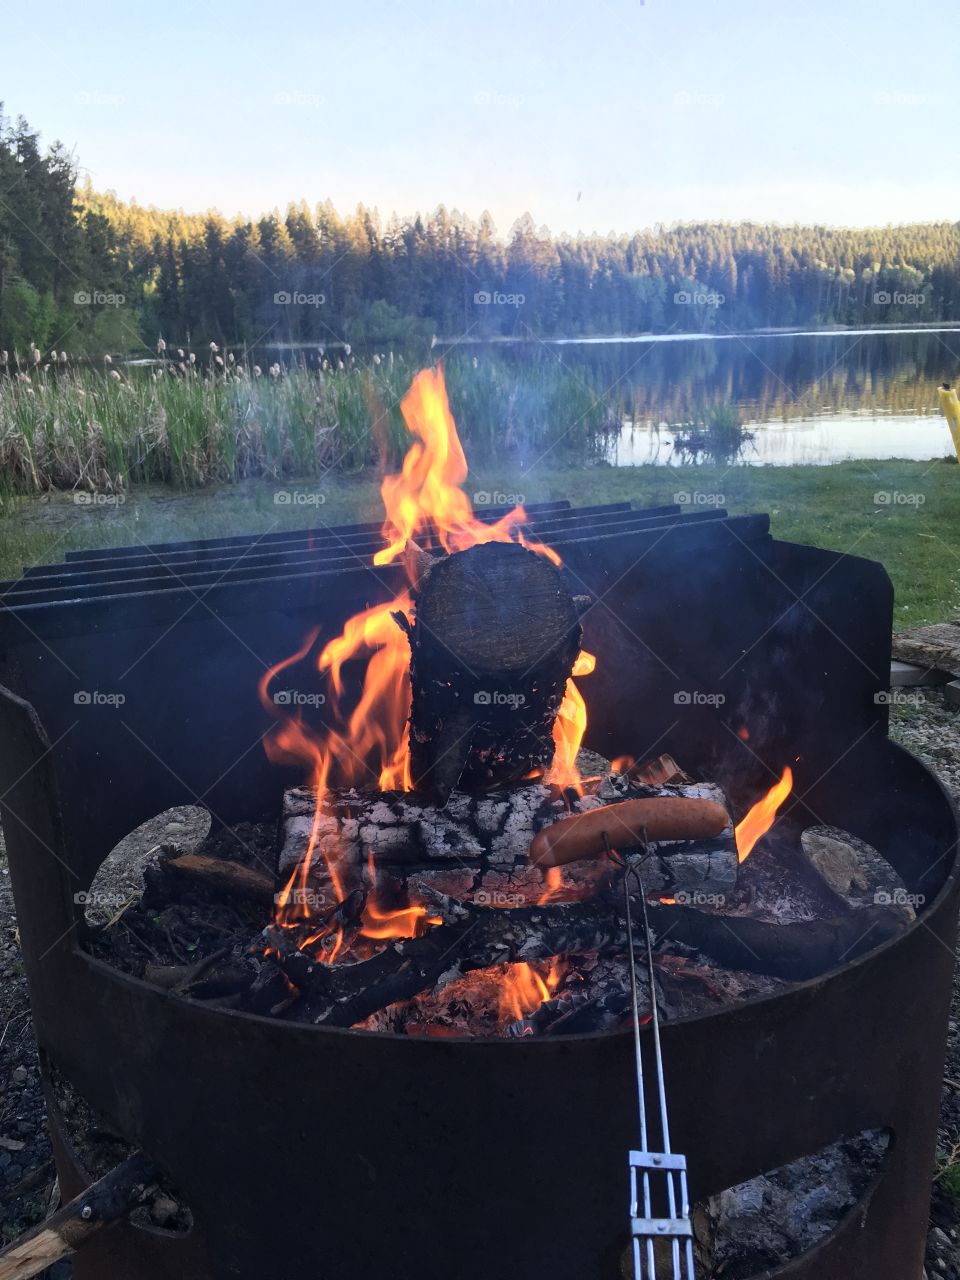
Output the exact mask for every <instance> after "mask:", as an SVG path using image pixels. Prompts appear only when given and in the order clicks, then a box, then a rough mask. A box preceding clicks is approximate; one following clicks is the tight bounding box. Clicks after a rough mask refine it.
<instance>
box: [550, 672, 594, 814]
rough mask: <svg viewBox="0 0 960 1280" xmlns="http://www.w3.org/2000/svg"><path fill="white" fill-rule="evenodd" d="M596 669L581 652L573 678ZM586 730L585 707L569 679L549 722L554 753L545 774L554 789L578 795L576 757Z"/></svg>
mask: <svg viewBox="0 0 960 1280" xmlns="http://www.w3.org/2000/svg"><path fill="white" fill-rule="evenodd" d="M596 665H597V660H596V658H595V657H594V656H593V654H592V653H587V652H586V651H581V653H580V654H579V656H578V657H577V660H576V662H575V663H574V666H573V675H574V676H588V675H590V673H591V672H592V671H593V670H594V669H595V668H596ZM586 728H587V704H586V703H585V702H584V700H583V694H582V693H581V692H580V690H579V689H578V688H577V686H576V685H575V684H574V682H573V676H571V678H570V679H569V680H568V681H567V687H566V690H565V691H564V695H563V702H562V703H561V704H560V710H559V712H558V714H557V718H556V720H554V722H553V742H554V747H555V750H554V755H553V762H552V764H551V765H550V768H549V770H548V771H547V777H546V780H547V782H552V783H554V784H555V785H556V786H558V787H572V788H574V790H576V791H577V792H579V793H582V792H583V780H582V778H581V777H580V771H579V769H578V768H577V753H578V751H579V750H580V744H581V742H582V741H583V735H584V733H585V732H586Z"/></svg>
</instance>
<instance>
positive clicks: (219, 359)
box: [215, 356, 223, 369]
mask: <svg viewBox="0 0 960 1280" xmlns="http://www.w3.org/2000/svg"><path fill="white" fill-rule="evenodd" d="M215 364H216V365H217V367H218V368H220V369H222V368H223V356H217V357H216V359H215Z"/></svg>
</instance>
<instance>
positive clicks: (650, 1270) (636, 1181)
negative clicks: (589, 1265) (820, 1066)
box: [603, 832, 696, 1280]
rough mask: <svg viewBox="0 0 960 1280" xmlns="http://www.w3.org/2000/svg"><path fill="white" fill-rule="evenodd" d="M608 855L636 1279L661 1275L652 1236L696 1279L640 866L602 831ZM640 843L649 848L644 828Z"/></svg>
mask: <svg viewBox="0 0 960 1280" xmlns="http://www.w3.org/2000/svg"><path fill="white" fill-rule="evenodd" d="M603 842H604V845H605V847H606V851H607V857H608V858H609V859H610V860H611V862H613V863H615V864H616V865H617V866H619V867H622V868H623V900H624V908H625V911H626V917H627V950H628V953H629V956H630V996H631V1005H632V1009H633V1046H634V1057H635V1060H636V1068H637V1103H638V1108H639V1116H640V1146H639V1149H638V1150H635V1151H631V1152H630V1154H629V1165H630V1234H631V1237H632V1249H633V1275H634V1280H660V1277H661V1275H662V1274H663V1273H662V1271H661V1272H660V1273H658V1271H657V1256H656V1248H657V1246H656V1242H657V1241H658V1240H668V1241H669V1242H670V1280H696V1277H695V1273H694V1268H693V1227H692V1225H691V1222H690V1203H689V1199H688V1195H687V1159H686V1156H682V1155H677V1154H676V1153H675V1152H673V1151H671V1149H670V1126H669V1122H668V1118H667V1091H666V1085H665V1083H664V1075H663V1053H662V1051H661V1047H660V1016H659V1013H658V1010H657V984H656V978H655V975H654V970H653V947H652V944H651V942H650V926H649V921H648V918H647V899H646V895H645V894H644V891H643V880H642V879H641V876H640V869H639V867H630V866H628V864H627V862H626V861H625V859H623V858H621V857H620V855H619V854H618V853H617V852H616V851H615V850H614V849H612V848H611V847H610V839H609V836H608V835H607V833H606V832H604V834H603ZM643 847H644V849H647V848H648V844H647V836H646V832H644V833H643ZM631 875H632V876H634V877H635V879H636V882H637V885H638V887H639V889H640V902H641V903H642V909H643V933H644V943H645V951H646V962H647V973H648V975H649V978H650V1009H651V1022H652V1030H653V1045H654V1057H655V1061H656V1070H657V1101H658V1103H659V1108H660V1130H661V1134H662V1138H663V1142H662V1146H663V1150H662V1151H651V1150H650V1143H649V1138H648V1126H647V1100H646V1084H645V1080H644V1070H643V1056H642V1053H641V1048H640V1007H639V1000H638V995H637V960H636V953H635V950H634V941H633V913H632V906H631V902H630V877H631ZM655 1188H657V1189H659V1190H661V1191H662V1190H665V1191H666V1202H667V1209H668V1216H667V1217H659V1218H658V1217H655V1216H654V1211H653V1192H654V1189H655Z"/></svg>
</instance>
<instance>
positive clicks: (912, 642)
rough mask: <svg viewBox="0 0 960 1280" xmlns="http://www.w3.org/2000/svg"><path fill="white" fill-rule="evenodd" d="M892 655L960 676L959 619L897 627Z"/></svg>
mask: <svg viewBox="0 0 960 1280" xmlns="http://www.w3.org/2000/svg"><path fill="white" fill-rule="evenodd" d="M893 657H894V658H896V659H898V660H899V661H900V662H906V663H912V664H913V665H914V666H922V667H926V668H931V667H933V668H936V669H937V670H940V671H948V672H949V673H950V674H951V675H953V676H960V621H953V622H937V623H934V624H933V625H932V626H925V627H911V628H910V629H909V630H907V631H898V632H897V634H896V635H895V636H894V637H893Z"/></svg>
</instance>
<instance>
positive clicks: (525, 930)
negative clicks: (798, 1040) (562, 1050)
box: [268, 886, 908, 1034]
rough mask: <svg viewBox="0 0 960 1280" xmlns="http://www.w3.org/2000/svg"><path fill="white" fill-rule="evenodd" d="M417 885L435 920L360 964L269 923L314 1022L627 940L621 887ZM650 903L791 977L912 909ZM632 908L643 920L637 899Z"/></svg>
mask: <svg viewBox="0 0 960 1280" xmlns="http://www.w3.org/2000/svg"><path fill="white" fill-rule="evenodd" d="M419 888H420V891H421V893H423V894H424V896H425V897H426V899H427V900H428V901H430V902H432V903H433V904H434V915H433V919H432V921H431V923H432V925H433V927H431V928H430V929H429V930H428V932H427V933H426V934H424V935H422V936H421V937H417V938H407V939H402V940H399V941H396V942H394V943H392V944H391V945H390V946H388V947H387V948H385V949H384V950H383V951H381V952H380V953H379V954H377V955H376V956H374V957H373V958H372V959H370V960H364V961H362V962H360V963H356V964H339V965H336V964H334V965H327V964H323V963H321V962H318V961H316V960H314V959H312V958H311V956H310V955H308V954H307V953H305V952H303V951H299V950H297V948H296V946H295V944H294V943H293V942H292V941H291V940H290V937H289V934H288V931H284V930H270V931H268V936H269V940H270V944H271V948H272V951H273V954H274V956H275V958H276V960H277V963H278V964H279V965H280V967H281V968H282V970H283V972H284V973H285V974H286V976H287V977H288V978H289V980H290V981H291V982H292V983H293V984H294V985H295V986H296V987H297V988H298V990H299V991H300V992H301V993H302V995H303V996H305V997H306V1000H307V1003H308V1007H309V1008H310V1010H311V1014H312V1015H313V1018H314V1020H315V1021H316V1022H318V1023H323V1024H324V1025H326V1026H338V1027H350V1026H354V1025H355V1024H356V1023H358V1022H361V1021H363V1019H365V1018H368V1017H370V1015H371V1014H373V1013H376V1012H377V1011H378V1010H381V1009H384V1008H386V1007H387V1006H388V1005H391V1004H394V1003H395V1002H396V1001H400V1000H410V999H412V998H413V997H414V996H416V995H419V994H420V992H422V991H427V990H431V989H433V988H435V987H437V986H438V985H445V984H446V983H447V982H450V981H453V980H455V979H456V978H459V977H461V976H462V975H463V974H465V973H469V972H470V971H472V970H476V969H486V968H488V967H490V966H492V965H498V964H504V963H517V962H530V961H537V960H545V959H550V958H552V957H554V956H557V955H567V956H571V955H579V954H584V953H587V952H609V951H611V950H613V951H621V950H623V949H624V948H625V946H626V938H627V934H626V921H625V918H624V916H623V914H622V904H621V903H620V902H619V901H618V894H616V893H611V894H606V893H601V894H598V895H597V896H596V897H595V898H593V899H591V900H590V901H588V902H577V903H570V904H551V905H546V906H534V907H520V908H514V909H507V910H504V909H500V908H486V907H483V908H478V907H475V906H472V905H470V904H468V903H464V902H457V901H454V900H453V899H451V898H448V897H446V896H445V895H442V894H436V893H433V892H432V891H431V890H429V889H424V887H423V886H419ZM647 911H648V917H649V921H650V925H651V928H652V929H653V931H654V932H655V934H656V936H657V942H658V945H661V944H663V943H664V942H680V943H683V944H685V945H686V946H689V947H693V948H695V949H697V950H699V951H702V952H703V953H704V954H705V955H708V956H710V957H711V958H713V959H714V960H717V961H719V962H720V963H721V964H724V965H726V966H728V967H729V968H731V969H740V970H746V971H747V972H751V973H762V974H766V975H769V976H771V977H777V978H781V979H784V980H785V981H792V982H799V981H803V980H805V979H807V978H813V977H816V976H818V975H819V974H821V973H824V972H825V971H826V970H828V969H830V968H833V967H834V966H835V965H838V964H841V963H844V962H849V961H850V960H853V959H855V958H856V957H857V956H858V955H861V954H863V953H864V952H866V951H868V950H870V949H872V948H873V947H875V946H877V945H879V944H880V943H881V942H883V941H885V940H886V939H888V938H891V937H894V936H895V935H896V934H897V933H899V932H900V931H901V930H902V929H903V928H905V927H906V925H907V923H908V917H907V915H906V913H904V912H902V911H901V910H900V909H899V908H895V907H894V908H890V907H873V908H866V909H864V910H861V911H856V912H852V913H851V914H850V915H849V916H843V917H840V918H837V919H833V920H815V921H803V922H794V923H791V924H771V923H768V922H767V921H762V920H754V919H749V918H745V917H741V916H731V915H714V914H711V913H709V912H706V911H701V910H698V909H696V908H693V907H685V906H673V905H671V906H662V905H658V904H653V903H650V904H648V906H647ZM635 912H636V918H639V914H640V906H639V903H638V905H637V906H636V907H635ZM438 919H439V921H440V923H437V920H438ZM613 1004H614V1006H616V1000H615V998H613ZM591 1012H596V1013H597V1014H598V1015H600V1021H601V1024H602V1021H603V1019H604V1018H605V1017H606V1016H607V1015H609V1014H610V1013H615V1012H616V1009H615V1007H614V1008H611V1007H610V1005H609V1003H608V1004H607V1005H605V1006H604V1007H603V1008H600V1009H598V1010H595V1011H591ZM585 1016H586V1017H587V1018H589V1015H585ZM519 1033H520V1034H522V1029H521V1030H520V1032H519Z"/></svg>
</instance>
